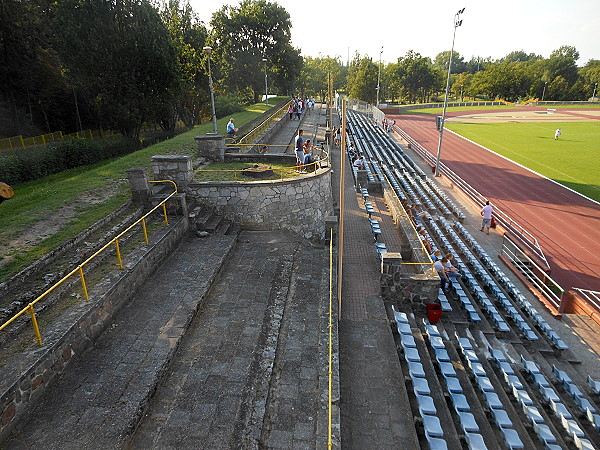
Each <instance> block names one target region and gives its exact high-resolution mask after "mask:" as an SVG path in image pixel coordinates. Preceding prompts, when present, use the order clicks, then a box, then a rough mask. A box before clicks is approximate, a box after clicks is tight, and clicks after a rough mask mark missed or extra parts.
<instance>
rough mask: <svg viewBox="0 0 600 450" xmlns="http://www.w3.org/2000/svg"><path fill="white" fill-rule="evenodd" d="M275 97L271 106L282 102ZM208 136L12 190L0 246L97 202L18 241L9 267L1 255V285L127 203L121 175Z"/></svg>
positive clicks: (1, 216)
mask: <svg viewBox="0 0 600 450" xmlns="http://www.w3.org/2000/svg"><path fill="white" fill-rule="evenodd" d="M282 99H283V97H280V98H274V99H273V101H272V104H271V106H270V107H272V105H273V104H276V103H277V102H278V101H280V100H282ZM270 107H266V106H265V104H264V103H257V104H255V105H251V106H249V107H248V108H246V110H245V111H242V112H239V113H236V114H232V115H231V116H227V117H224V118H222V119H219V120H217V129H218V131H219V133H222V134H225V133H226V130H225V128H226V126H227V122H228V121H229V118H230V117H234V118H235V123H236V126H238V127H239V126H242V125H243V124H244V123H246V122H248V121H249V120H251V119H253V118H254V117H257V116H259V115H260V114H262V113H263V112H265V111H266V110H267V109H269V108H270ZM210 131H212V123H211V122H208V123H205V124H202V125H199V126H197V127H195V128H194V129H192V130H190V131H187V132H185V133H183V134H180V135H179V136H176V137H174V138H173V139H169V140H167V141H164V142H161V143H158V144H156V145H153V146H151V147H148V148H145V149H142V150H139V151H137V152H135V153H131V154H129V155H126V156H123V157H120V158H116V159H113V160H108V161H102V162H100V163H96V164H94V165H90V166H85V167H80V168H77V169H72V170H69V171H65V172H61V173H58V174H55V175H51V176H49V177H46V178H43V179H40V180H36V181H32V182H28V183H23V184H20V185H16V186H12V188H13V189H14V191H15V196H14V198H12V199H11V200H8V201H5V202H3V203H2V204H0V243H3V244H4V243H9V242H14V241H16V240H19V238H20V237H21V236H23V235H25V234H26V233H27V232H28V231H29V230H31V229H32V227H34V225H36V224H38V223H42V224H43V222H44V221H46V220H47V219H48V217H51V216H53V215H56V214H58V213H59V212H60V211H62V210H61V208H62V207H64V206H65V205H69V204H73V203H74V202H76V201H77V200H78V199H80V198H81V196H82V195H83V194H85V195H88V196H89V195H95V196H97V197H99V199H98V200H97V201H96V202H94V204H93V205H86V206H85V207H80V208H78V209H76V210H75V212H74V213H72V215H71V216H70V218H69V219H68V220H66V221H65V223H64V224H63V225H62V227H61V228H60V229H59V230H56V231H54V232H53V233H52V235H50V236H35V237H34V238H33V239H32V238H31V237H30V238H28V239H27V240H29V241H30V242H22V243H21V244H20V245H19V246H18V247H17V248H16V249H15V250H14V251H12V250H11V252H12V253H11V254H8V255H6V254H5V257H6V256H8V257H9V258H8V259H10V262H8V263H7V262H6V260H4V261H3V257H2V254H0V281H3V280H5V279H6V278H7V277H8V276H10V275H11V274H14V273H16V272H18V271H19V270H21V269H23V268H24V267H26V266H27V265H29V264H31V263H32V262H33V261H35V260H36V259H37V258H39V257H41V256H43V255H45V254H46V253H48V252H49V251H50V250H52V249H53V248H55V247H56V246H58V245H60V244H61V243H62V242H65V241H67V240H68V239H71V238H72V237H74V236H75V235H77V234H78V233H79V232H81V231H82V230H84V229H85V228H87V227H89V226H90V225H92V224H93V223H94V222H96V221H97V220H99V219H100V218H102V217H104V216H106V215H107V214H108V213H110V212H112V211H114V210H115V209H116V208H118V207H119V206H120V205H122V204H124V203H125V202H126V201H127V200H128V199H129V198H130V193H129V185H128V182H127V176H126V174H125V170H126V169H129V168H131V167H150V165H151V164H150V158H151V157H152V156H154V155H165V154H171V155H172V154H188V155H189V154H194V153H195V152H196V142H195V141H194V137H195V136H198V135H200V134H205V133H207V132H210Z"/></svg>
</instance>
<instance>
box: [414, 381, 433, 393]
mask: <svg viewBox="0 0 600 450" xmlns="http://www.w3.org/2000/svg"><path fill="white" fill-rule="evenodd" d="M412 383H413V390H414V391H415V394H419V395H431V390H430V389H429V382H428V381H427V380H426V379H425V378H413V379H412Z"/></svg>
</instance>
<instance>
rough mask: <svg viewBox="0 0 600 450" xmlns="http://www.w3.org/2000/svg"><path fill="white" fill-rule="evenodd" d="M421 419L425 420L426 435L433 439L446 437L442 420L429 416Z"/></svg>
mask: <svg viewBox="0 0 600 450" xmlns="http://www.w3.org/2000/svg"><path fill="white" fill-rule="evenodd" d="M421 418H422V419H423V428H424V429H425V434H427V435H429V436H432V437H442V436H443V435H444V432H443V430H442V425H441V423H440V419H438V418H437V417H435V416H429V415H425V416H421Z"/></svg>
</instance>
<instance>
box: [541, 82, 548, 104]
mask: <svg viewBox="0 0 600 450" xmlns="http://www.w3.org/2000/svg"><path fill="white" fill-rule="evenodd" d="M547 84H548V82H547V81H544V90H543V91H542V101H544V95H545V94H546V85H547Z"/></svg>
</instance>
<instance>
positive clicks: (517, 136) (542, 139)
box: [446, 122, 600, 201]
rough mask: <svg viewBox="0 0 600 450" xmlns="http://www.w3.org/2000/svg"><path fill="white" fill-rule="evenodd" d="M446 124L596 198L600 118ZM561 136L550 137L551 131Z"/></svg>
mask: <svg viewBox="0 0 600 450" xmlns="http://www.w3.org/2000/svg"><path fill="white" fill-rule="evenodd" d="M446 127H447V128H448V129H449V130H452V131H454V132H456V133H458V134H460V135H461V136H464V137H466V138H467V139H470V140H472V141H474V142H477V143H478V144H481V145H483V146H484V147H486V148H489V149H490V150H492V151H494V152H496V153H499V154H500V155H503V156H505V157H507V158H508V159H510V160H512V161H515V162H517V163H519V164H521V165H523V166H525V167H528V168H530V169H532V170H534V171H536V172H538V173H540V174H542V175H545V176H546V177H548V178H550V179H552V180H554V181H557V182H558V183H561V184H563V185H565V186H567V187H569V188H571V189H573V190H575V191H577V192H580V193H582V194H584V195H586V196H588V197H590V198H592V199H594V200H596V201H600V157H599V156H600V149H599V148H598V143H599V142H600V122H566V123H556V122H554V123H490V124H466V123H465V124H463V123H449V122H446ZM557 128H560V129H561V130H562V136H561V137H560V139H559V140H558V141H555V140H554V131H555V130H556V129H557Z"/></svg>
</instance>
